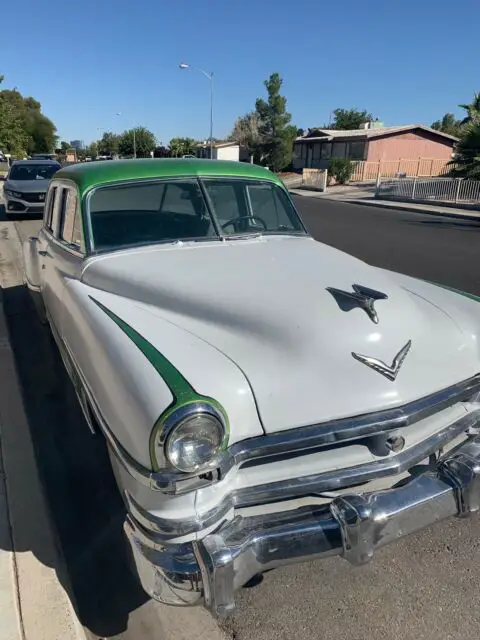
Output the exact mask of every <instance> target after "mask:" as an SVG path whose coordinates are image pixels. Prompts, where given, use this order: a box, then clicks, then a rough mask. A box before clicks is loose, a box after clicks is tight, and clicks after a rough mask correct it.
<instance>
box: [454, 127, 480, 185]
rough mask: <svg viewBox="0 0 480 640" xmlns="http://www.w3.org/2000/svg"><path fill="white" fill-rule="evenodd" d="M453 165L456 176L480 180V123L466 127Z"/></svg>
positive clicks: (457, 147)
mask: <svg viewBox="0 0 480 640" xmlns="http://www.w3.org/2000/svg"><path fill="white" fill-rule="evenodd" d="M451 164H454V165H455V166H454V167H453V174H454V175H455V176H457V177H459V178H473V179H475V180H480V122H471V123H470V124H466V125H465V127H464V130H463V133H462V136H461V138H460V140H459V142H458V143H457V146H456V149H455V156H454V157H453V160H451Z"/></svg>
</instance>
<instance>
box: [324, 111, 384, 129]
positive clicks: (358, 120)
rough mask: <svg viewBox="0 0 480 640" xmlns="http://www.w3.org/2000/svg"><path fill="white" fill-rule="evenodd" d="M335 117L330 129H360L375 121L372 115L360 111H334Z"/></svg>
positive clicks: (329, 126)
mask: <svg viewBox="0 0 480 640" xmlns="http://www.w3.org/2000/svg"><path fill="white" fill-rule="evenodd" d="M333 116H334V118H333V122H331V123H330V124H329V125H328V128H329V129H341V130H346V129H348V130H351V129H360V127H361V125H362V124H364V123H365V122H371V121H372V120H373V119H374V118H373V116H372V114H371V113H368V112H367V111H366V110H363V111H358V109H334V110H333Z"/></svg>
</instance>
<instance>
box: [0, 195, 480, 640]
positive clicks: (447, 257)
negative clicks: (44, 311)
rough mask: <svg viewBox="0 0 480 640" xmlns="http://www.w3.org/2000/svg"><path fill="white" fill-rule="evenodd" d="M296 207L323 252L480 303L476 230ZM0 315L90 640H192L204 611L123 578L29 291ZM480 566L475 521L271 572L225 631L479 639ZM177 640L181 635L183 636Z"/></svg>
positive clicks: (105, 509)
mask: <svg viewBox="0 0 480 640" xmlns="http://www.w3.org/2000/svg"><path fill="white" fill-rule="evenodd" d="M295 202H296V204H297V206H298V208H299V211H300V213H301V214H302V217H303V220H304V222H305V223H306V225H307V227H308V228H309V230H310V232H311V233H312V235H313V236H314V237H315V238H316V239H317V240H319V241H322V242H325V243H327V244H330V245H332V246H335V247H337V248H339V249H342V250H345V251H348V252H349V253H351V254H353V255H355V256H357V257H359V258H361V259H363V260H365V261H367V262H369V263H371V264H374V265H377V266H380V267H384V268H387V269H392V270H396V271H400V272H403V273H406V274H408V275H412V276H416V277H420V278H424V279H426V280H431V281H438V282H440V283H443V284H446V285H449V286H452V287H456V288H459V289H463V290H466V291H469V292H471V293H476V294H480V275H479V273H478V267H477V257H478V242H479V238H480V236H479V235H478V234H479V232H480V223H479V222H475V221H470V220H461V219H455V218H446V217H445V218H440V217H436V216H432V215H427V214H418V213H408V212H403V211H392V210H383V209H379V208H373V207H368V206H361V205H356V204H355V205H354V204H345V203H341V202H332V201H328V200H322V199H317V198H306V197H297V198H295ZM0 212H1V213H2V215H1V216H0V217H2V218H3V219H4V214H3V211H1V210H0ZM15 224H16V228H17V230H18V233H19V235H20V239H21V240H22V241H23V240H25V239H26V238H28V236H30V235H34V234H35V233H36V232H37V231H38V229H39V227H40V221H38V220H24V221H23V220H20V221H17V222H16V223H15ZM4 304H5V310H6V314H7V321H8V324H9V332H10V338H11V342H12V348H13V350H14V354H15V359H16V366H17V368H18V373H19V377H20V383H21V386H22V393H23V396H24V401H25V404H26V409H27V417H28V421H29V425H30V429H31V432H32V439H33V444H34V448H35V453H36V457H37V461H38V464H39V470H40V475H41V478H42V481H43V483H44V488H45V492H46V494H47V497H48V501H49V504H50V507H51V514H52V518H53V521H54V525H55V528H56V530H57V533H58V540H59V544H60V546H61V549H62V553H63V556H64V558H65V562H66V567H67V573H68V577H69V580H68V582H69V585H70V588H71V595H72V597H73V599H74V602H75V605H76V608H77V612H78V614H79V618H80V621H81V622H82V624H83V625H84V626H85V627H86V628H87V629H89V630H90V632H91V634H92V637H94V638H105V637H108V638H117V639H118V640H120V639H122V640H127V639H128V640H133V639H135V640H153V638H163V637H164V635H163V633H162V620H165V616H168V617H169V618H171V619H175V624H177V625H178V627H179V628H180V627H181V626H182V624H184V625H187V624H188V625H192V627H191V629H189V630H188V631H189V635H190V637H195V638H198V637H199V636H198V634H196V633H195V620H196V619H197V618H196V616H198V620H200V617H202V619H204V617H205V616H207V615H208V614H207V613H206V612H205V611H204V610H200V609H199V610H195V611H194V612H193V613H192V611H190V612H188V614H186V613H185V610H179V609H169V610H168V611H167V610H165V608H164V607H161V606H160V605H158V604H157V603H153V602H149V601H147V597H146V595H145V594H144V593H143V592H142V590H141V589H140V588H139V586H138V585H137V583H136V581H135V579H134V578H133V576H132V575H131V574H130V572H129V569H128V562H129V559H128V556H127V553H126V546H125V541H124V538H123V532H122V526H121V525H122V520H123V503H122V501H121V499H120V496H119V494H118V492H117V490H116V486H115V483H114V479H113V474H112V472H111V470H110V466H109V460H108V455H107V452H106V449H105V446H104V444H103V442H102V440H101V439H99V438H92V437H91V436H90V434H89V431H88V429H87V428H86V425H85V424H84V420H83V416H82V414H81V411H80V408H79V406H78V403H77V400H76V397H75V394H74V392H73V389H72V386H71V384H70V382H69V380H68V378H67V376H66V373H65V371H64V368H63V364H62V362H61V360H60V357H59V355H58V352H57V350H56V347H55V346H54V344H53V341H52V339H51V337H50V334H49V332H48V330H47V329H46V328H45V327H44V326H42V325H40V323H39V322H38V320H37V317H36V315H35V312H34V310H33V307H32V304H31V301H30V299H29V295H28V293H27V291H26V290H25V289H24V288H23V287H12V288H11V289H7V290H5V292H4ZM479 566H480V520H478V519H475V518H473V519H470V520H464V521H460V520H452V521H448V522H446V523H443V524H440V525H438V526H436V527H435V528H432V529H430V530H428V531H425V532H423V533H420V534H417V535H415V536H412V537H410V538H407V539H404V540H403V541H402V542H401V543H399V544H397V545H395V546H391V547H388V548H386V549H383V550H382V551H381V552H379V553H378V555H377V556H376V557H375V559H374V561H373V562H372V563H370V564H369V565H366V566H364V567H357V568H354V567H352V566H350V565H349V564H347V563H346V562H345V561H343V560H341V559H337V558H332V559H329V560H327V561H321V562H309V563H306V564H302V565H294V566H291V567H286V568H283V569H279V570H276V571H272V572H269V573H267V574H266V575H265V576H264V579H263V581H261V583H260V584H258V585H256V586H252V587H250V588H245V589H243V590H242V591H241V592H239V593H238V596H237V602H238V609H237V612H236V614H235V615H234V616H233V617H232V618H230V619H228V620H227V621H224V622H222V624H221V626H222V629H223V630H224V631H225V633H226V634H227V637H228V638H230V639H231V640H253V639H255V640H282V639H285V640H287V639H288V640H290V639H291V638H293V637H295V638H296V640H307V639H308V640H311V639H312V638H327V637H328V638H335V640H337V639H338V640H341V639H343V638H345V639H347V638H348V639H349V640H367V639H368V640H393V639H395V638H398V637H401V638H403V639H404V640H419V639H424V640H444V639H445V640H446V639H452V640H457V639H458V640H460V638H462V639H463V640H464V639H468V638H477V637H478V635H479V630H480V609H479V607H478V605H479V603H480V596H479V591H478V582H479V578H480V575H479V572H480V569H479V568H478V567H479ZM192 620H193V623H192ZM182 621H185V622H184V623H182ZM183 633H184V634H185V637H186V636H187V635H188V634H187V633H186V630H185V628H184V629H183ZM178 637H179V638H180V637H181V636H180V634H178ZM182 637H183V636H182Z"/></svg>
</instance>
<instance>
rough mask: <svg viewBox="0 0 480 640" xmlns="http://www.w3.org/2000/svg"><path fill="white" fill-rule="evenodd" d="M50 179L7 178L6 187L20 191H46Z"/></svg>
mask: <svg viewBox="0 0 480 640" xmlns="http://www.w3.org/2000/svg"><path fill="white" fill-rule="evenodd" d="M49 184H50V180H6V181H5V185H4V189H10V190H11V191H19V192H20V193H42V192H46V191H47V189H48V185H49Z"/></svg>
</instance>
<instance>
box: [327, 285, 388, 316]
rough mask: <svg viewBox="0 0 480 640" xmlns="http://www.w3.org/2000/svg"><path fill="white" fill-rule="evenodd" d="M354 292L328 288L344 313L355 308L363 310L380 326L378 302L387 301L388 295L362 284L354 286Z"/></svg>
mask: <svg viewBox="0 0 480 640" xmlns="http://www.w3.org/2000/svg"><path fill="white" fill-rule="evenodd" d="M352 287H353V292H352V291H343V290H342V289H335V288H334V287H327V291H328V292H329V293H331V294H332V296H333V297H334V298H335V300H336V302H337V304H338V306H339V307H340V309H341V310H342V311H351V310H352V309H355V307H360V309H363V310H364V311H365V313H366V314H367V316H368V317H369V318H370V320H371V321H372V322H374V323H375V324H378V315H377V311H376V309H375V302H376V301H377V300H386V299H387V298H388V296H387V294H386V293H382V292H381V291H375V290H374V289H369V288H368V287H364V286H363V285H361V284H354V285H352Z"/></svg>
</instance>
